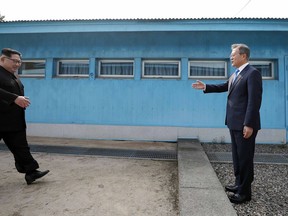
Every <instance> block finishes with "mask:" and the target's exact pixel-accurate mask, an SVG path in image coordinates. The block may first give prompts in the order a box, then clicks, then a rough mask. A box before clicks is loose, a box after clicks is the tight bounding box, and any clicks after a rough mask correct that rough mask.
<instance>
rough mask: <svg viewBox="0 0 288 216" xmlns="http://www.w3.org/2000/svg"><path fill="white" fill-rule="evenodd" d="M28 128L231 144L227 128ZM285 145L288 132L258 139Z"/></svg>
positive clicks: (33, 132)
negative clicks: (188, 139) (190, 139)
mask: <svg viewBox="0 0 288 216" xmlns="http://www.w3.org/2000/svg"><path fill="white" fill-rule="evenodd" d="M27 126H28V128H27V135H28V136H40V137H41V136H42V137H58V138H77V139H107V140H146V141H177V139H178V138H197V139H199V140H200V141H201V142H214V143H230V142H231V140H230V134H229V130H228V129H227V128H192V127H156V126H113V125H81V124H41V123H30V124H28V125H27ZM286 142H287V140H286V129H262V130H260V131H259V133H258V136H257V143H264V144H285V143H286Z"/></svg>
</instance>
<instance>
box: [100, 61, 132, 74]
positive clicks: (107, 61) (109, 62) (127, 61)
mask: <svg viewBox="0 0 288 216" xmlns="http://www.w3.org/2000/svg"><path fill="white" fill-rule="evenodd" d="M102 63H132V64H133V74H132V75H109V74H101V64H102ZM134 68H135V66H134V60H130V59H99V60H98V77H101V78H102V77H103V78H133V77H134Z"/></svg>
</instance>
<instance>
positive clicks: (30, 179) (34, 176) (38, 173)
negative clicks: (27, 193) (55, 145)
mask: <svg viewBox="0 0 288 216" xmlns="http://www.w3.org/2000/svg"><path fill="white" fill-rule="evenodd" d="M47 173H49V170H46V171H43V172H41V171H38V170H35V171H34V172H32V173H29V174H28V173H26V175H25V180H26V182H27V184H28V185H30V184H31V183H32V182H34V181H35V180H36V179H39V178H42V177H43V176H45V175H46V174H47Z"/></svg>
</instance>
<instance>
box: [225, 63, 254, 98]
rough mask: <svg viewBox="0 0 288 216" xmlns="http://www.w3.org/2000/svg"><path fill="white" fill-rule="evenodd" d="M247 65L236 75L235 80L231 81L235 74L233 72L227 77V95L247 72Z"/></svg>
mask: <svg viewBox="0 0 288 216" xmlns="http://www.w3.org/2000/svg"><path fill="white" fill-rule="evenodd" d="M249 67H250V66H249V65H247V66H246V67H245V68H244V69H243V70H242V71H241V72H240V73H239V75H238V76H237V78H236V80H235V81H234V82H233V83H232V81H233V79H234V76H235V74H233V76H231V77H230V79H229V86H228V89H229V91H228V95H229V94H230V93H231V92H232V91H233V89H234V88H235V87H236V86H237V85H238V84H239V82H240V81H241V80H242V79H243V76H244V75H245V74H246V73H247V71H248V69H249Z"/></svg>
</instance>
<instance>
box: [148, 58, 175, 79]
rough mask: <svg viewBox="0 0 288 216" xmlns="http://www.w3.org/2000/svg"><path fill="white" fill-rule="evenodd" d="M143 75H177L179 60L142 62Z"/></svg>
mask: <svg viewBox="0 0 288 216" xmlns="http://www.w3.org/2000/svg"><path fill="white" fill-rule="evenodd" d="M144 76H156V77H179V62H169V61H167V62H157V61H153V62H152V61H151V62H149V61H145V62H144Z"/></svg>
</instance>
